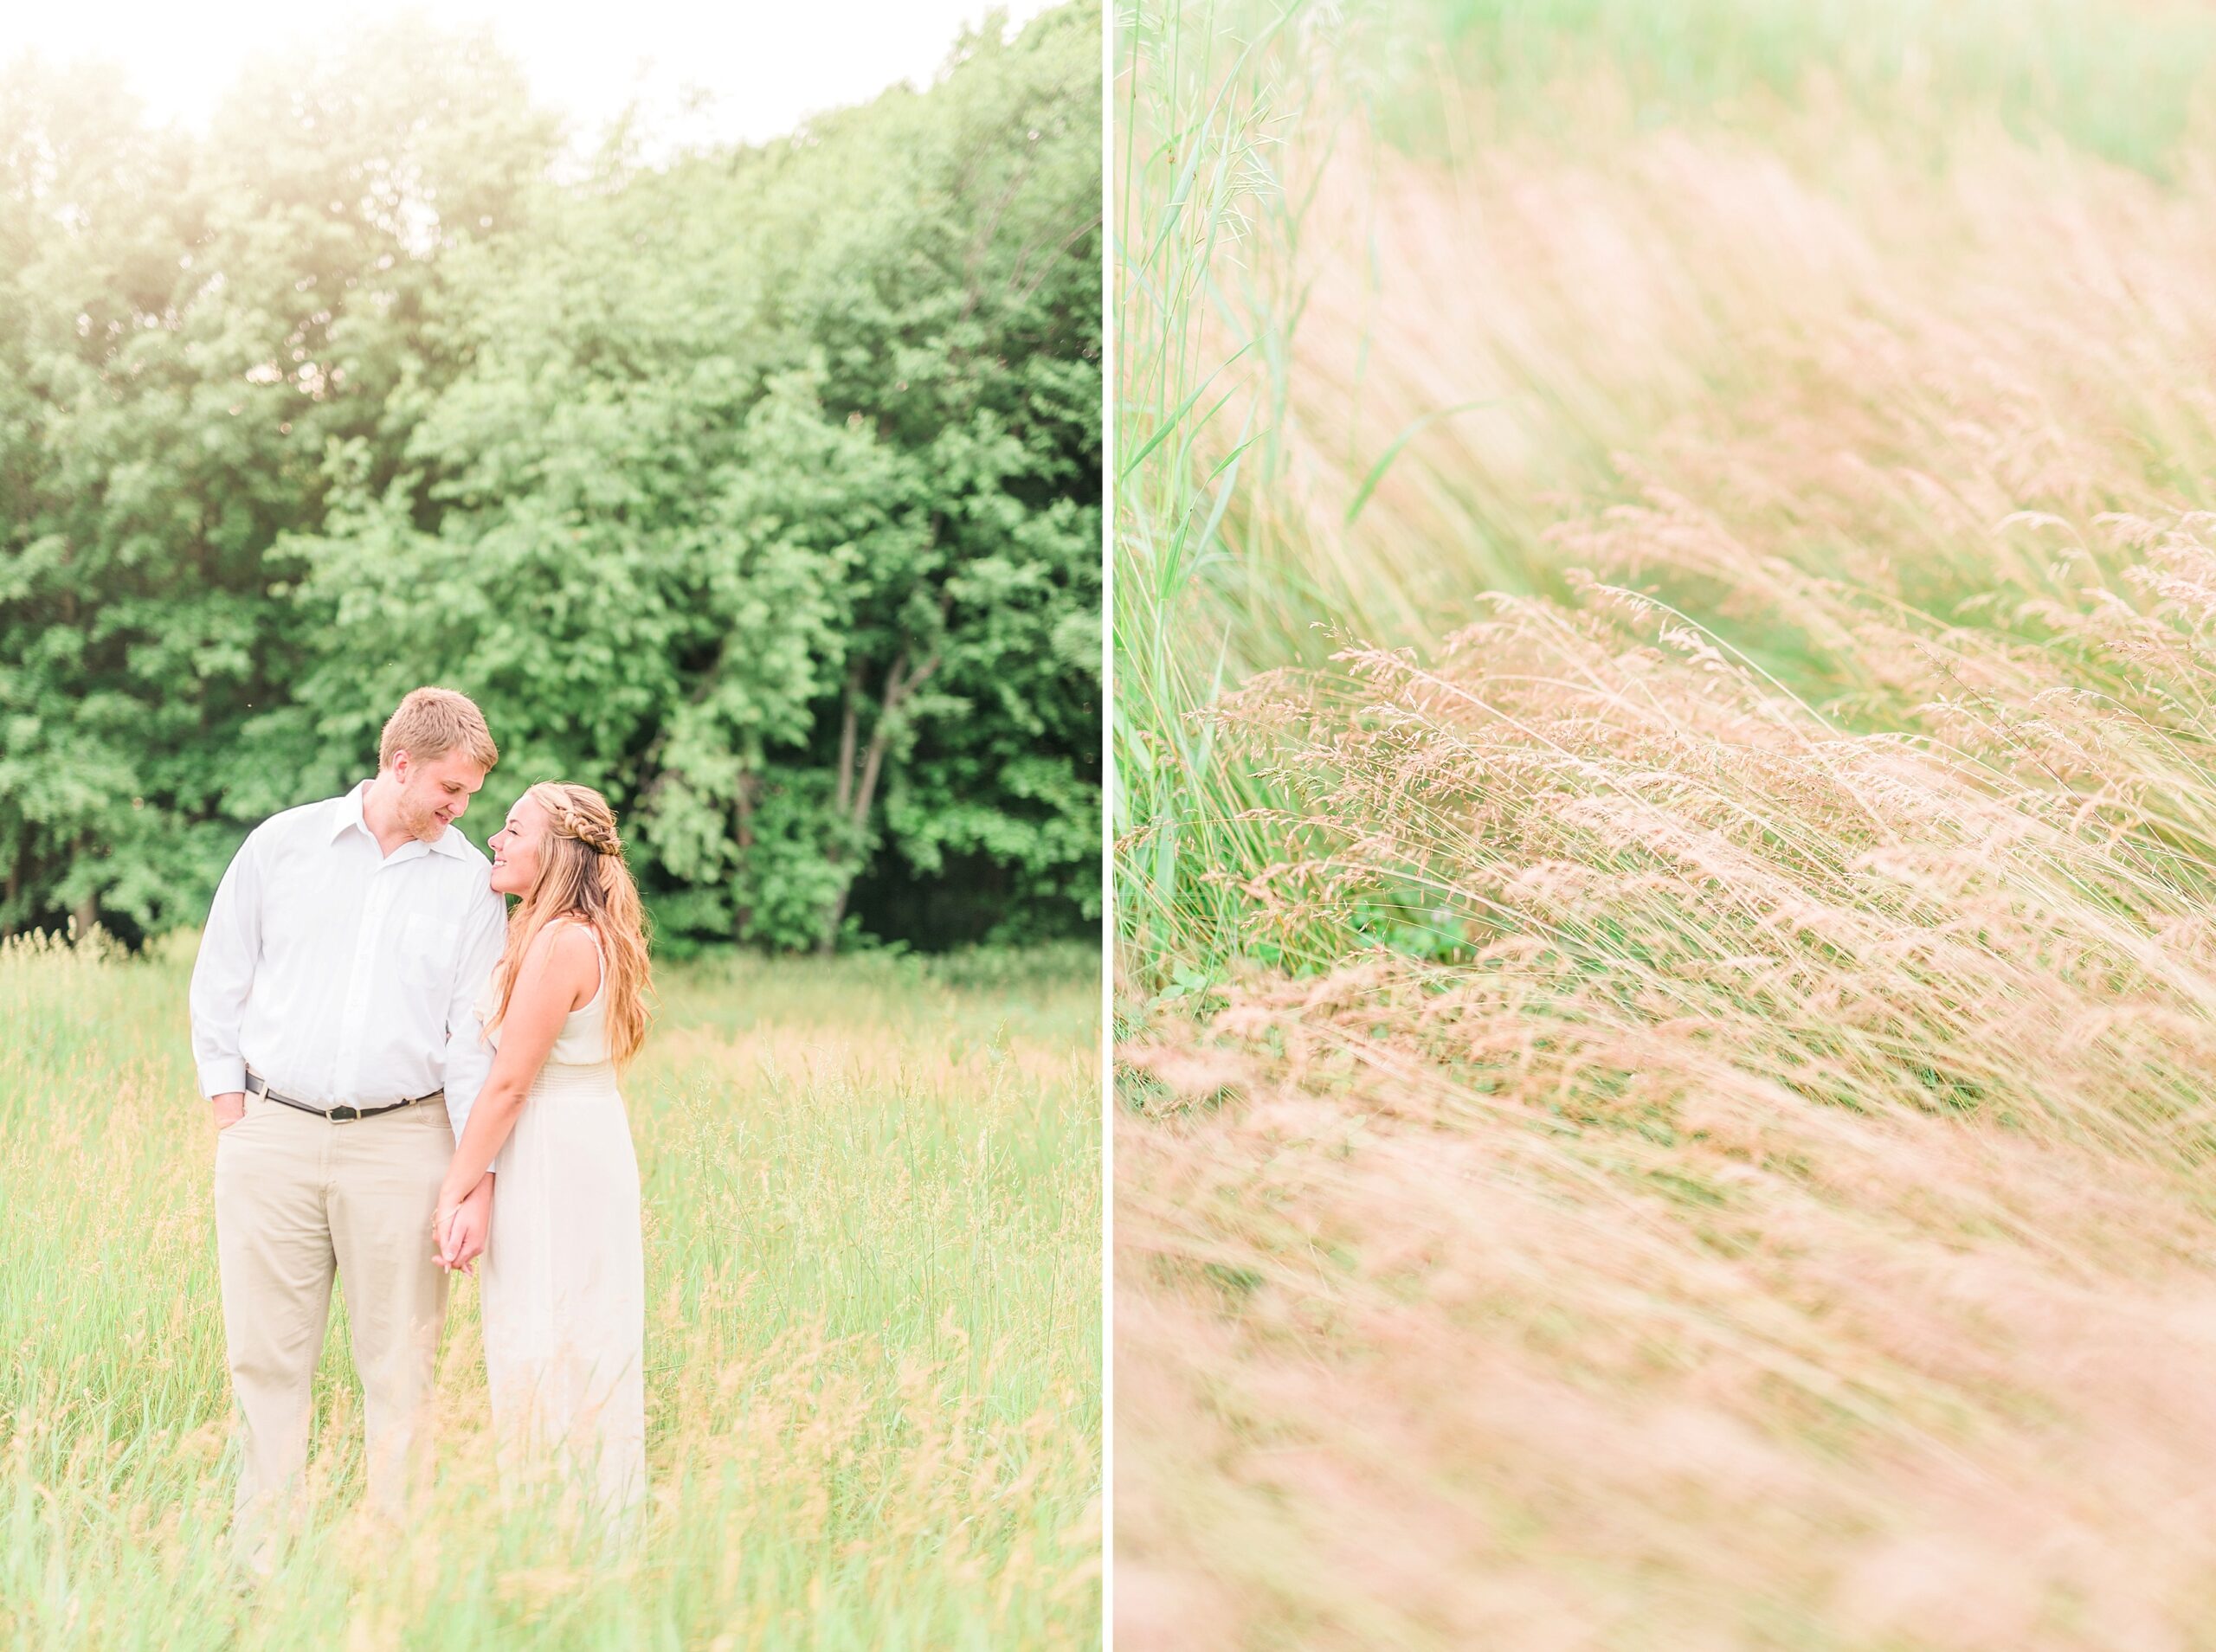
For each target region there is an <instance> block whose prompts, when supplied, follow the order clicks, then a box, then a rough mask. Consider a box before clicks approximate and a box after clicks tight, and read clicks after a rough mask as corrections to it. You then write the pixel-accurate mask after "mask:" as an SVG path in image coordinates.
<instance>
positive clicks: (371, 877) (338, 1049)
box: [190, 781, 507, 1141]
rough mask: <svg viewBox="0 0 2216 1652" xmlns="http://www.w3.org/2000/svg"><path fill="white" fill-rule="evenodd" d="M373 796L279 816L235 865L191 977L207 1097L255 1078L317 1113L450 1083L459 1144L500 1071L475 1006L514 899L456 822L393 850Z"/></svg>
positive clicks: (195, 1036) (196, 1051)
mask: <svg viewBox="0 0 2216 1652" xmlns="http://www.w3.org/2000/svg"><path fill="white" fill-rule="evenodd" d="M368 789H369V782H368V781H364V782H362V783H361V784H360V785H358V786H357V787H355V788H354V789H353V790H352V791H351V792H349V793H347V794H345V796H344V797H335V798H331V799H329V800H325V801H324V802H321V803H306V804H302V805H301V806H300V807H299V808H294V809H287V810H286V811H285V812H284V813H281V814H273V815H272V816H270V817H269V819H267V820H264V821H263V822H262V823H261V825H260V826H256V827H255V828H254V831H253V832H250V833H249V834H248V837H247V840H246V842H245V843H244V844H242V845H240V848H239V852H238V853H237V854H236V855H235V856H234V857H233V858H232V860H231V865H230V869H229V871H226V872H225V873H224V874H223V881H222V884H219V885H218V886H217V888H216V902H215V905H214V906H213V907H212V908H211V909H210V910H209V914H208V927H207V929H205V930H204V931H203V933H202V935H201V937H200V956H199V959H198V961H196V962H195V964H194V965H193V968H192V990H191V994H190V1005H191V1011H192V1053H193V1059H194V1062H195V1064H196V1066H197V1067H198V1069H199V1072H200V1088H201V1090H202V1091H203V1093H205V1094H207V1095H209V1096H220V1095H222V1094H224V1093H226V1092H228V1091H230V1090H243V1089H244V1088H245V1087H246V1070H247V1069H248V1067H249V1066H250V1067H252V1068H253V1069H254V1071H255V1072H256V1073H258V1074H260V1075H261V1077H263V1078H264V1079H266V1080H267V1081H268V1083H269V1086H270V1088H271V1089H273V1090H277V1091H278V1092H280V1094H282V1095H286V1096H298V1097H299V1098H300V1100H302V1101H306V1102H314V1103H315V1104H316V1105H317V1106H319V1107H329V1106H332V1105H335V1104H337V1103H338V1102H353V1103H355V1104H356V1105H357V1106H363V1107H367V1106H371V1105H374V1104H376V1103H378V1102H396V1101H399V1100H401V1099H402V1098H403V1097H404V1096H424V1095H428V1094H429V1093H430V1092H431V1091H433V1090H438V1089H440V1088H441V1087H442V1086H443V1087H444V1089H445V1090H446V1103H447V1116H448V1120H449V1121H450V1122H452V1123H453V1125H454V1139H455V1140H456V1141H460V1140H461V1130H462V1126H463V1125H464V1124H465V1123H467V1121H468V1118H469V1109H470V1107H471V1106H472V1105H473V1103H474V1102H475V1101H476V1100H477V1092H478V1090H479V1089H480V1087H482V1085H483V1084H484V1082H485V1076H486V1073H487V1072H489V1071H490V1070H492V1064H493V1052H492V1051H491V1049H490V1048H489V1047H487V1046H486V1045H485V1044H484V1043H483V1041H482V1040H481V1039H480V1038H479V1036H478V1022H477V1016H476V1013H475V1008H474V1006H475V1003H476V999H477V995H478V993H480V990H482V988H483V987H484V985H485V982H486V980H488V979H490V977H491V975H492V973H493V966H494V965H495V964H496V963H498V962H499V956H500V947H501V943H502V941H503V938H504V936H505V935H506V926H507V903H506V901H504V900H503V899H501V898H500V897H499V896H498V895H496V894H494V893H493V885H492V881H491V879H492V863H491V862H490V861H488V860H486V858H485V856H484V854H483V853H482V852H480V850H479V849H478V848H477V847H476V845H473V844H472V843H471V842H470V841H469V839H467V838H465V837H463V836H462V835H461V831H460V830H459V829H458V828H456V827H454V826H448V827H447V829H446V832H445V833H444V835H442V836H441V838H440V839H439V840H438V841H437V842H436V843H433V844H425V843H422V842H420V841H417V840H415V839H409V841H408V842H406V843H403V844H402V845H400V846H399V847H398V848H397V849H395V850H394V851H393V852H391V853H390V855H387V854H385V853H384V852H383V851H382V850H380V849H379V848H378V847H377V839H376V837H375V836H374V835H373V834H372V833H371V832H370V828H369V825H368V823H367V821H365V820H364V819H363V817H362V799H363V796H364V793H366V792H367V790H368ZM364 1128H373V1127H366V1126H365V1127H364Z"/></svg>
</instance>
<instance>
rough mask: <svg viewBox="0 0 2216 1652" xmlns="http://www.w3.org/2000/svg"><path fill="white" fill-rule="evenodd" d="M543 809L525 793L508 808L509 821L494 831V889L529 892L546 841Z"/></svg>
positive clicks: (505, 891) (510, 893)
mask: <svg viewBox="0 0 2216 1652" xmlns="http://www.w3.org/2000/svg"><path fill="white" fill-rule="evenodd" d="M551 824H552V822H551V821H550V820H548V819H547V815H546V810H545V809H544V807H542V806H541V804H540V803H539V801H538V799H537V798H535V797H533V796H531V794H529V793H528V792H526V793H525V794H524V795H523V796H521V797H519V798H518V799H517V800H516V806H515V807H513V808H512V809H510V810H509V811H508V823H507V824H506V826H502V827H501V828H500V829H499V831H498V832H494V833H493V842H492V850H493V890H495V891H496V892H498V893H499V894H502V895H528V894H529V893H530V892H531V885H532V884H535V883H537V882H538V863H539V859H540V855H539V848H540V845H543V844H544V842H545V841H546V832H547V829H548V827H549V826H551Z"/></svg>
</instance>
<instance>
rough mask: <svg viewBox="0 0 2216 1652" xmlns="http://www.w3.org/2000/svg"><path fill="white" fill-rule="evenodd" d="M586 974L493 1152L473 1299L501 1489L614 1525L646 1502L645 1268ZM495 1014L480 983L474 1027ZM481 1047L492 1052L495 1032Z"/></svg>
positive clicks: (623, 1127)
mask: <svg viewBox="0 0 2216 1652" xmlns="http://www.w3.org/2000/svg"><path fill="white" fill-rule="evenodd" d="M568 921H569V920H557V922H568ZM578 927H579V928H581V929H583V930H584V931H585V933H586V934H587V935H592V938H593V947H594V949H595V950H596V951H598V950H599V949H600V937H599V936H598V935H594V934H593V930H592V929H591V927H590V926H589V925H586V924H580V925H579V926H578ZM601 963H602V967H601V981H600V987H599V989H598V990H597V991H596V993H594V994H593V996H592V1000H591V1001H590V1002H589V1003H588V1004H586V1005H585V1006H584V1007H583V1008H582V1009H578V1010H572V1011H571V1012H570V1014H569V1016H568V1017H567V1019H564V1022H563V1024H562V1031H561V1032H560V1034H559V1036H558V1037H557V1038H556V1039H555V1041H554V1047H553V1049H552V1050H551V1051H549V1052H548V1054H547V1057H546V1063H545V1065H544V1066H543V1067H541V1068H540V1069H539V1071H538V1077H537V1078H536V1079H534V1080H533V1081H532V1083H531V1090H530V1092H529V1095H528V1096H527V1097H526V1099H525V1102H524V1104H523V1107H522V1109H520V1111H519V1113H518V1114H517V1115H516V1123H515V1128H514V1130H513V1132H512V1134H511V1135H509V1137H508V1139H507V1141H506V1142H505V1143H504V1144H503V1145H502V1146H501V1148H500V1151H499V1162H498V1175H497V1180H495V1181H494V1182H493V1225H492V1231H491V1233H490V1234H489V1235H488V1237H487V1239H486V1247H485V1252H484V1257H483V1259H482V1260H481V1261H480V1263H479V1264H478V1274H479V1304H480V1311H481V1314H482V1316H483V1320H484V1330H485V1374H486V1382H487V1385H488V1386H489V1387H490V1389H491V1391H492V1402H493V1430H494V1433H495V1436H496V1437H497V1438H498V1440H499V1450H500V1460H501V1463H502V1466H503V1469H504V1470H506V1472H505V1473H504V1475H503V1478H504V1479H508V1480H510V1481H511V1482H512V1483H513V1482H519V1481H521V1482H529V1481H533V1480H536V1479H538V1478H539V1477H540V1476H542V1475H552V1476H554V1477H557V1479H559V1480H562V1481H564V1482H567V1483H568V1485H569V1486H570V1487H571V1488H576V1489H580V1490H582V1491H583V1494H584V1495H586V1496H588V1497H589V1499H590V1501H591V1502H592V1503H593V1505H594V1506H595V1507H596V1509H597V1511H598V1513H599V1514H600V1515H601V1516H602V1517H603V1518H606V1519H609V1520H611V1521H614V1522H615V1523H616V1524H618V1525H628V1523H630V1522H631V1521H632V1520H635V1517H636V1515H637V1514H638V1512H639V1509H640V1507H641V1505H642V1504H643V1503H644V1501H645V1499H646V1495H647V1459H646V1381H645V1373H644V1371H643V1369H642V1367H641V1343H642V1341H643V1340H644V1334H645V1327H646V1298H647V1293H646V1269H645V1263H644V1257H643V1252H642V1246H641V1239H640V1231H639V1161H638V1159H637V1157H636V1155H635V1154H634V1153H633V1151H632V1147H631V1129H630V1125H629V1122H628V1120H627V1119H626V1117H625V1115H624V1111H623V1098H622V1096H621V1095H620V1094H619V1093H618V1092H617V1090H616V1086H615V1065H614V1064H613V1063H612V1062H611V1061H610V1060H609V1050H608V970H607V958H606V955H605V954H602V960H601ZM497 1007H498V1002H497V1000H495V999H493V996H492V993H491V989H490V987H487V989H486V996H485V997H484V998H482V999H480V1000H479V1005H478V1015H479V1019H480V1024H481V1023H482V1021H483V1020H484V1019H485V1018H486V1017H488V1016H490V1015H491V1014H492V1012H493V1010H494V1009H496V1008H497ZM488 1038H489V1039H490V1042H491V1043H492V1045H493V1048H495V1049H498V1048H499V1041H500V1039H499V1031H498V1030H497V1029H496V1030H494V1031H493V1032H491V1033H490V1034H489V1035H488Z"/></svg>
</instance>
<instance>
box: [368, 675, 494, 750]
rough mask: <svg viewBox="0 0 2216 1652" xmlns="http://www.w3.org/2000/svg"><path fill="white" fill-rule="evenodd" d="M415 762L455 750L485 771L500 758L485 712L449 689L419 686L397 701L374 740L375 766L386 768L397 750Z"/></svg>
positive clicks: (473, 702)
mask: <svg viewBox="0 0 2216 1652" xmlns="http://www.w3.org/2000/svg"><path fill="white" fill-rule="evenodd" d="M403 751H404V752H406V753H407V754H408V755H409V757H411V758H413V759H414V760H415V762H419V763H428V762H434V761H435V760H436V759H438V758H441V757H443V756H445V755H447V753H448V752H450V751H459V752H461V754H462V755H464V756H466V757H467V758H468V759H469V761H470V762H473V763H475V764H476V765H477V766H478V767H479V768H483V769H487V770H489V769H490V768H492V767H493V764H494V763H497V762H499V761H500V749H499V747H498V746H495V745H494V744H493V731H492V730H490V729H488V728H486V726H485V714H484V713H483V712H482V711H480V710H478V709H477V702H476V701H474V700H473V699H471V698H470V697H469V696H467V694H457V693H455V692H454V690H452V689H450V688H419V689H416V690H415V691H413V692H411V693H410V694H409V696H408V697H407V698H406V699H404V700H403V701H401V703H400V709H399V710H396V711H395V712H394V713H393V714H392V715H391V716H390V717H387V718H386V719H385V720H384V734H383V737H382V738H380V739H379V740H378V742H377V767H378V768H391V767H392V760H393V758H394V757H395V756H396V755H399V754H400V753H401V752H403Z"/></svg>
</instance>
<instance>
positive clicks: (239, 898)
mask: <svg viewBox="0 0 2216 1652" xmlns="http://www.w3.org/2000/svg"><path fill="white" fill-rule="evenodd" d="M261 852H262V851H261V833H260V832H250V833H248V836H247V840H246V841H245V842H244V843H242V844H241V845H239V852H238V853H236V854H235V855H233V856H232V857H231V864H230V865H229V867H228V868H226V869H225V871H224V872H223V881H222V883H220V884H217V885H216V899H215V902H214V903H213V904H211V905H210V906H209V909H208V925H207V927H206V928H205V929H203V930H202V931H201V932H200V954H199V956H198V957H196V959H194V960H193V964H192V986H191V988H190V992H189V993H187V995H186V1003H187V1006H188V1007H189V1008H190V1012H191V1016H192V1061H193V1065H194V1066H195V1068H196V1069H197V1070H198V1072H199V1075H200V1093H201V1094H202V1095H203V1096H222V1095H227V1094H229V1092H231V1091H233V1090H244V1089H245V1088H246V1057H244V1056H243V1055H242V1054H241V1053H240V1051H239V1028H240V1026H241V1025H242V1024H243V1023H244V1022H245V1020H246V1004H247V999H248V995H249V994H250V993H252V992H253V990H254V964H255V962H256V961H258V960H259V959H260V957H261Z"/></svg>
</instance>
